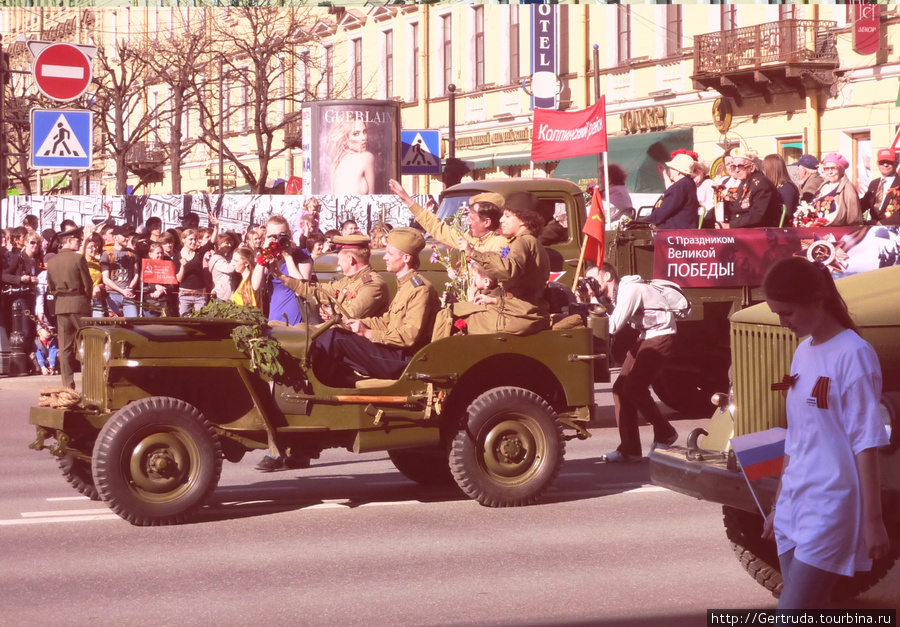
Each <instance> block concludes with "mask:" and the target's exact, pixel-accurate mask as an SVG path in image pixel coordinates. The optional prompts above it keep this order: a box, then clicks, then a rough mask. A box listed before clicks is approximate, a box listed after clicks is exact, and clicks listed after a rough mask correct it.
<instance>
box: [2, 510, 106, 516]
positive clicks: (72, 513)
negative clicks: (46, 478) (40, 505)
mask: <svg viewBox="0 0 900 627" xmlns="http://www.w3.org/2000/svg"><path fill="white" fill-rule="evenodd" d="M108 512H109V510H108V509H98V508H94V509H65V510H60V511H56V512H22V513H21V514H19V515H20V516H21V517H22V518H41V517H49V516H80V515H82V514H97V513H104V514H105V513H108Z"/></svg>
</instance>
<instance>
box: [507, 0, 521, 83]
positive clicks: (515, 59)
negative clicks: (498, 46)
mask: <svg viewBox="0 0 900 627" xmlns="http://www.w3.org/2000/svg"><path fill="white" fill-rule="evenodd" d="M520 63H521V60H520V50H519V5H515V4H513V5H510V6H509V82H510V83H517V82H519V79H520V78H521V76H520V75H519V72H520V70H519V65H520Z"/></svg>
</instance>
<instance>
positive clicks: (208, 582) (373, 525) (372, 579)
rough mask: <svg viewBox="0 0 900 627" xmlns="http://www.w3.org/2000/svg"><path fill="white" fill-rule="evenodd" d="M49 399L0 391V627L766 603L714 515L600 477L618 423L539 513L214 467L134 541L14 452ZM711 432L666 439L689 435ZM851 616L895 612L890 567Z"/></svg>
mask: <svg viewBox="0 0 900 627" xmlns="http://www.w3.org/2000/svg"><path fill="white" fill-rule="evenodd" d="M49 381H53V379H52V378H50V379H49ZM54 383H55V382H54ZM47 385H48V379H41V378H39V377H34V378H29V379H15V380H10V379H0V455H2V460H3V462H2V464H0V479H2V481H0V547H2V550H0V624H3V625H10V626H20V625H21V626H30V625H41V626H54V625H66V626H81V625H84V626H88V625H90V626H92V627H93V626H102V625H117V626H121V625H129V626H132V625H133V626H141V625H153V626H154V627H161V626H166V625H173V626H176V625H177V626H184V625H200V626H205V625H217V626H228V625H251V624H255V625H271V626H275V625H311V626H315V625H341V626H348V627H349V626H355V625H360V626H362V625H365V626H381V625H384V626H398V625H416V626H418V625H467V626H468V625H471V626H480V625H496V626H510V627H512V626H526V627H527V626H537V625H572V626H574V625H650V624H652V625H705V624H706V610H707V609H709V608H773V607H774V605H775V601H774V599H773V598H772V597H771V596H770V595H769V594H768V593H767V592H766V591H765V590H764V589H763V588H761V587H760V586H758V585H757V584H756V583H754V582H753V580H752V579H751V578H750V577H749V576H748V575H747V574H746V573H745V572H744V571H743V569H742V568H741V566H740V564H739V563H738V561H737V559H736V558H735V557H734V554H733V553H732V551H731V549H730V547H729V545H728V542H727V541H726V539H725V534H724V530H723V527H722V522H721V512H720V508H719V507H717V506H716V505H713V504H710V503H704V502H701V501H696V500H694V499H690V498H687V497H684V496H681V495H678V494H674V493H671V492H668V491H666V490H663V489H660V488H657V487H655V486H652V485H650V483H649V479H648V464H647V462H646V461H645V462H642V463H638V464H627V465H624V466H618V465H607V464H602V463H599V462H598V457H599V456H600V455H601V454H602V453H604V452H607V451H609V450H612V449H613V448H615V444H616V443H617V435H616V432H615V429H614V428H611V427H612V424H613V418H612V411H611V408H610V409H606V410H605V411H604V412H603V414H602V418H601V423H600V424H599V425H597V428H595V429H593V434H594V437H592V438H591V439H590V440H587V441H583V442H582V441H571V442H569V443H568V445H567V453H566V463H565V465H564V467H563V472H562V475H561V476H560V479H559V480H558V482H557V484H556V487H555V489H554V490H553V491H552V492H550V493H549V494H548V496H547V498H546V499H545V501H544V502H543V503H542V504H539V505H535V506H531V507H524V508H514V509H489V508H485V507H482V506H480V505H478V504H476V503H474V502H472V501H469V500H467V499H465V498H463V497H462V496H461V495H460V494H459V493H457V492H455V491H452V490H433V489H425V488H421V487H419V486H417V485H416V484H413V483H412V482H410V481H407V480H406V479H405V478H403V477H402V476H401V475H400V474H399V473H398V472H397V471H396V470H395V469H394V468H393V465H392V464H391V462H390V461H389V460H388V459H387V456H386V455H384V454H371V455H365V456H355V455H352V454H350V453H347V452H341V451H326V452H325V453H324V454H323V456H322V458H321V459H320V460H318V461H317V462H315V463H314V466H313V467H312V468H310V469H308V470H297V471H288V472H282V473H274V474H268V475H263V474H260V473H257V472H255V471H254V470H253V465H254V464H255V463H256V462H257V461H258V459H259V457H260V454H255V455H248V456H247V457H246V458H245V459H244V460H243V461H241V462H240V463H239V464H229V463H226V464H225V467H224V470H223V473H222V480H221V482H220V486H219V488H218V489H217V490H216V492H215V494H214V496H213V502H212V503H211V504H210V506H209V507H207V508H205V509H204V510H203V511H202V512H201V513H200V515H199V516H198V517H197V518H196V520H195V521H194V522H192V523H191V524H185V525H181V526H175V527H161V528H142V527H133V526H131V525H129V524H128V523H126V522H124V521H123V520H121V519H119V518H118V517H116V516H115V515H113V514H112V513H110V512H109V510H108V509H106V507H105V506H104V505H103V504H102V503H95V502H91V501H89V500H87V499H85V498H82V497H79V495H78V494H77V493H76V492H75V491H74V490H72V489H71V488H70V487H69V486H68V484H67V483H66V482H65V480H64V479H63V478H62V476H61V475H60V474H59V471H58V470H57V469H56V464H55V462H54V461H53V460H52V459H51V458H50V455H49V454H48V453H47V452H46V451H43V452H40V453H38V452H34V451H31V450H29V449H28V448H27V444H28V443H29V442H30V441H31V440H32V439H33V437H34V431H33V428H32V427H31V426H30V425H28V424H27V412H28V407H29V406H30V405H32V404H34V403H36V399H37V393H38V390H39V389H41V388H42V387H45V386H47ZM598 401H599V402H600V403H601V404H603V405H609V403H610V399H609V394H608V388H604V389H600V390H599V391H598ZM704 422H705V421H704V420H691V419H679V420H677V421H676V422H675V423H674V424H675V425H676V427H677V429H678V431H679V433H680V434H681V435H682V437H683V436H684V435H686V434H687V433H688V432H689V431H690V430H691V429H692V428H694V427H695V426H698V425H702V424H704ZM642 435H643V437H644V440H645V442H644V444H645V447H646V446H648V445H649V441H650V439H652V438H651V435H652V434H651V433H650V430H649V428H644V429H643V431H642ZM847 607H854V608H898V607H900V569H898V568H895V569H894V571H893V572H892V573H891V574H890V575H889V576H888V577H887V578H886V579H885V580H883V581H882V582H881V583H879V584H878V585H877V586H876V587H875V588H873V589H872V590H871V591H870V592H868V593H866V594H865V595H863V596H862V597H860V598H859V599H857V600H855V601H854V602H853V605H852V606H850V605H848V606H847Z"/></svg>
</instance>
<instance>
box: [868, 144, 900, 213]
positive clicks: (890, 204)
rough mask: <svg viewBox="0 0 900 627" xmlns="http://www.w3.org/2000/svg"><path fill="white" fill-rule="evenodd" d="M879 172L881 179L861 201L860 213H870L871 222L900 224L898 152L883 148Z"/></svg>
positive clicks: (872, 184) (870, 187)
mask: <svg viewBox="0 0 900 627" xmlns="http://www.w3.org/2000/svg"><path fill="white" fill-rule="evenodd" d="M878 171H879V172H880V173H881V178H877V179H874V180H873V181H872V182H871V183H869V187H868V189H866V193H865V195H864V196H863V197H862V200H860V201H859V205H860V206H859V208H860V211H868V212H869V217H870V219H871V221H873V222H877V223H878V224H900V174H897V151H896V150H894V149H893V148H882V149H881V150H879V151H878Z"/></svg>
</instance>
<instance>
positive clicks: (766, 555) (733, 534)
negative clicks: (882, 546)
mask: <svg viewBox="0 0 900 627" xmlns="http://www.w3.org/2000/svg"><path fill="white" fill-rule="evenodd" d="M722 513H723V514H724V516H725V533H726V535H727V536H728V539H729V540H730V541H731V547H732V548H733V549H734V553H735V555H737V558H738V559H739V560H740V562H741V566H743V567H744V570H746V571H747V572H748V573H749V574H750V576H751V577H753V578H754V579H755V580H756V582H757V583H758V584H760V585H761V586H763V587H764V588H765V589H766V590H768V591H769V592H771V593H772V594H773V595H774V596H776V597H778V596H780V595H781V588H782V586H783V585H784V582H783V581H782V579H781V565H780V563H779V562H778V551H777V549H776V546H775V542H773V541H771V540H763V539H762V538H760V535H761V534H762V528H763V522H764V521H763V517H762V516H760V515H759V514H756V513H751V512H745V511H744V510H741V509H736V508H733V507H728V506H724V507H722ZM897 557H898V556H897V552H896V551H894V552H893V553H892V554H891V555H889V556H888V557H886V558H884V559H880V560H876V561H875V562H874V563H873V564H872V570H870V571H862V572H858V573H856V575H855V576H853V577H841V578H840V579H838V582H837V584H836V585H835V587H834V593H833V594H832V598H833V599H834V600H835V601H840V600H845V599H852V598H854V597H856V596H859V595H860V594H862V593H863V592H865V591H866V590H868V589H869V588H871V587H872V586H874V585H875V584H876V583H878V582H879V581H881V580H882V579H883V578H884V577H885V575H887V574H888V572H889V571H890V570H891V568H893V566H894V563H896V561H897Z"/></svg>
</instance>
